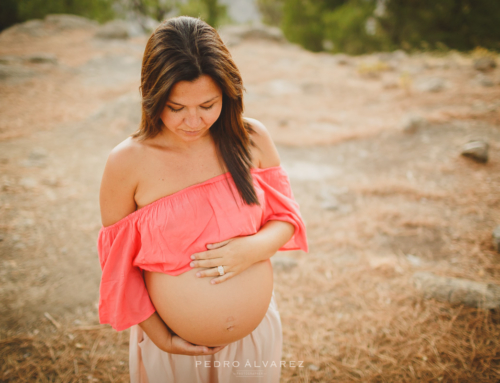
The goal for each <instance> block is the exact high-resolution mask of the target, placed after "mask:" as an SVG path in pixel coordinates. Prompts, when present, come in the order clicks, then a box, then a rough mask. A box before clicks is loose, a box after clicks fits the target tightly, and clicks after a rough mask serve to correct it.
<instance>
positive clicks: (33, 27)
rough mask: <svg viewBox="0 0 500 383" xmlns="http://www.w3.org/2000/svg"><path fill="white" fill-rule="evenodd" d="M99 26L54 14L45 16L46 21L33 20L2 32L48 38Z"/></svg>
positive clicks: (87, 21) (82, 19)
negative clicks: (65, 32)
mask: <svg viewBox="0 0 500 383" xmlns="http://www.w3.org/2000/svg"><path fill="white" fill-rule="evenodd" d="M98 25H99V23H98V22H97V21H94V20H90V19H87V18H85V17H82V16H77V15H66V14H53V15H47V16H45V19H44V20H39V19H33V20H28V21H25V22H24V23H19V24H15V25H13V26H11V27H10V28H7V29H5V30H4V31H2V35H13V34H14V35H15V34H19V33H22V34H28V35H31V36H36V37H43V36H48V35H51V34H53V33H58V32H61V31H67V30H71V29H92V28H96V27H97V26H98Z"/></svg>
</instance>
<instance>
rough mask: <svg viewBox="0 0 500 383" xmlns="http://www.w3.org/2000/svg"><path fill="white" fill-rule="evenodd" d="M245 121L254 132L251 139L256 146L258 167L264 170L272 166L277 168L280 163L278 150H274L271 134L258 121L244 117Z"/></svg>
mask: <svg viewBox="0 0 500 383" xmlns="http://www.w3.org/2000/svg"><path fill="white" fill-rule="evenodd" d="M245 121H246V122H248V123H249V124H250V126H251V127H252V128H253V130H254V131H255V133H253V134H252V135H251V137H252V140H253V141H254V142H255V144H256V145H257V152H258V155H259V164H260V165H259V167H260V168H263V169H265V168H270V167H273V166H279V165H280V163H281V161H280V156H279V153H278V149H276V145H275V144H274V141H273V139H272V137H271V134H270V133H269V131H268V130H267V128H266V127H265V126H264V124H263V123H262V122H260V121H259V120H256V119H254V118H248V117H245Z"/></svg>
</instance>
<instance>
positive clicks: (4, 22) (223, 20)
mask: <svg viewBox="0 0 500 383" xmlns="http://www.w3.org/2000/svg"><path fill="white" fill-rule="evenodd" d="M53 13H69V14H74V15H80V16H84V17H88V18H90V19H94V20H97V21H99V22H104V21H108V20H111V19H113V18H115V17H126V16H127V15H129V14H130V13H132V14H136V15H143V16H147V17H151V18H153V19H155V20H158V21H162V20H164V19H165V17H166V16H167V15H173V14H180V15H187V16H193V17H201V18H202V19H203V20H205V21H206V22H207V23H209V24H210V25H212V26H214V27H217V26H219V25H222V24H227V23H230V21H231V20H230V19H229V16H228V13H227V9H226V6H225V5H221V4H219V2H218V0H184V1H182V0H0V30H3V29H5V28H7V27H9V26H11V25H13V24H16V23H20V22H23V21H26V20H30V19H43V18H44V17H45V16H46V15H48V14H53Z"/></svg>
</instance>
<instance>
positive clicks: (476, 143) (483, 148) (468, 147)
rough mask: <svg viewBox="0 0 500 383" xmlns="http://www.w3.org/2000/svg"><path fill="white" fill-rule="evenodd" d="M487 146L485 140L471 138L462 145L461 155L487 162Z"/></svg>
mask: <svg viewBox="0 0 500 383" xmlns="http://www.w3.org/2000/svg"><path fill="white" fill-rule="evenodd" d="M488 148H489V145H488V143H487V142H485V141H482V140H473V141H469V142H467V143H466V144H465V145H463V146H462V153H461V154H462V156H465V157H468V158H472V159H473V160H474V161H476V162H481V163H485V162H488Z"/></svg>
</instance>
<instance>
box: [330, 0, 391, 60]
mask: <svg viewBox="0 0 500 383" xmlns="http://www.w3.org/2000/svg"><path fill="white" fill-rule="evenodd" d="M374 10H375V3H374V2H369V1H360V0H351V1H349V2H347V3H345V4H342V5H341V6H338V7H336V8H335V9H334V10H332V11H326V12H325V13H324V15H323V24H324V33H323V35H324V38H325V39H326V40H328V41H330V42H331V43H333V49H330V50H331V51H334V52H345V53H348V54H362V53H366V52H373V51H380V50H387V49H390V47H391V44H390V42H389V39H388V38H387V36H386V34H385V31H383V30H382V29H381V28H380V27H379V26H378V25H377V21H376V19H375V18H374V17H373V11H374ZM369 21H371V22H372V25H373V27H374V29H373V31H371V32H370V31H369V30H368V28H367V22H369Z"/></svg>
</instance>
